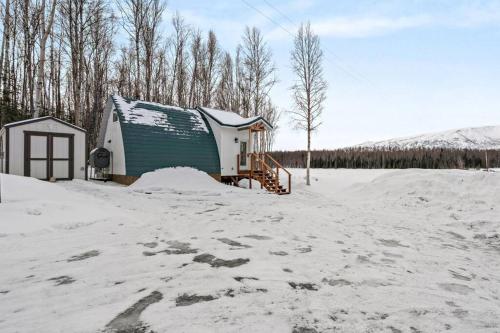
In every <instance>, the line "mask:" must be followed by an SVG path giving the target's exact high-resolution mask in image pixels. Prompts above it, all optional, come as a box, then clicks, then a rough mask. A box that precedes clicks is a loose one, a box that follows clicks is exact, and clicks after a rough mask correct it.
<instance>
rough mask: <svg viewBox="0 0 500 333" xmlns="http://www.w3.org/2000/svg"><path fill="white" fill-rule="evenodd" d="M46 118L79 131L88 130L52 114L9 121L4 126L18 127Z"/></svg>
mask: <svg viewBox="0 0 500 333" xmlns="http://www.w3.org/2000/svg"><path fill="white" fill-rule="evenodd" d="M46 120H54V121H56V122H58V123H61V124H63V125H66V126H68V127H72V128H74V129H76V130H79V131H82V132H87V131H86V130H85V129H83V128H81V127H78V126H76V125H73V124H71V123H68V122H67V121H64V120H61V119H59V118H56V117H52V116H45V117H39V118H31V119H25V120H20V121H15V122H12V123H8V124H5V125H4V127H7V128H9V127H16V126H21V125H26V124H31V123H37V122H40V121H46Z"/></svg>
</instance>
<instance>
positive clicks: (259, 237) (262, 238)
mask: <svg viewBox="0 0 500 333" xmlns="http://www.w3.org/2000/svg"><path fill="white" fill-rule="evenodd" d="M243 237H246V238H252V239H256V240H270V239H272V238H271V237H269V236H261V235H245V236H243Z"/></svg>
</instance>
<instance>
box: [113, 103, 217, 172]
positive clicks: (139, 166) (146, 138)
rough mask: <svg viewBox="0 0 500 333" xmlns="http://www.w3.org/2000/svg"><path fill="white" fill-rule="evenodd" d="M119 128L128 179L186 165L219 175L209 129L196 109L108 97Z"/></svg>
mask: <svg viewBox="0 0 500 333" xmlns="http://www.w3.org/2000/svg"><path fill="white" fill-rule="evenodd" d="M112 99H113V102H114V105H115V109H116V110H117V114H118V119H119V121H120V125H121V131H122V137H123V146H124V150H125V167H126V173H127V175H128V176H140V175H142V174H143V173H145V172H148V171H153V170H156V169H160V168H167V167H178V166H186V167H193V168H196V169H198V170H201V171H205V172H206V173H209V174H219V173H220V160H219V152H218V150H217V143H216V141H215V138H214V135H213V132H212V129H211V128H210V126H209V124H208V123H207V120H206V119H205V116H204V115H203V114H201V113H200V112H198V111H197V110H190V109H182V108H178V107H175V106H167V105H160V104H156V103H148V102H142V101H136V100H131V99H125V98H122V97H120V96H112Z"/></svg>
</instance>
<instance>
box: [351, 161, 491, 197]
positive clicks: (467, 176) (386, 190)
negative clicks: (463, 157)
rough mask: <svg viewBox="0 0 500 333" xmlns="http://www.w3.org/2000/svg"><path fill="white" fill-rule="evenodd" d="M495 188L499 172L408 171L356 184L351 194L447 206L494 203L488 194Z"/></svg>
mask: <svg viewBox="0 0 500 333" xmlns="http://www.w3.org/2000/svg"><path fill="white" fill-rule="evenodd" d="M498 188H500V174H499V173H498V172H486V171H483V172H480V171H479V172H478V171H468V170H421V169H408V170H397V171H392V172H389V173H386V174H383V175H380V176H378V177H376V178H375V179H373V180H372V181H370V182H368V183H363V184H355V185H353V186H352V187H351V189H350V194H351V195H355V196H359V197H360V198H366V199H369V200H373V201H380V200H404V199H405V198H418V199H419V200H421V201H422V202H424V203H425V202H428V201H431V202H436V200H439V201H440V202H450V201H472V200H474V199H483V200H488V199H493V198H491V193H494V192H495V189H498ZM489 197H490V198H489Z"/></svg>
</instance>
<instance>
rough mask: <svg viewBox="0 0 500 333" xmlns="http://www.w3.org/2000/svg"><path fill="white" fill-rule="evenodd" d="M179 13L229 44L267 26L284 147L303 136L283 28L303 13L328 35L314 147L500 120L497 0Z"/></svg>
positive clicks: (219, 4) (183, 8)
mask: <svg viewBox="0 0 500 333" xmlns="http://www.w3.org/2000/svg"><path fill="white" fill-rule="evenodd" d="M248 4H250V6H249V5H248ZM251 7H254V8H255V9H254V8H251ZM273 7H274V8H273ZM175 11H179V12H180V13H181V14H182V15H183V16H184V17H185V19H186V21H187V23H189V24H191V25H192V26H194V27H198V28H200V29H201V30H203V31H205V32H206V31H208V30H209V29H213V30H214V31H215V32H216V33H217V36H218V37H219V41H220V44H221V45H222V47H223V48H224V49H226V50H231V51H234V49H235V48H236V45H237V44H238V43H239V42H240V40H241V35H242V33H243V30H244V28H245V26H247V25H248V26H256V27H258V28H259V29H261V31H262V32H263V34H264V37H265V39H266V41H267V42H268V44H269V45H270V47H271V49H272V52H273V56H274V60H275V63H276V66H277V69H278V72H277V75H278V78H279V80H280V81H279V83H278V84H277V85H276V86H275V88H274V89H273V91H272V98H273V100H274V102H275V103H276V104H277V105H278V107H279V108H280V109H281V110H282V111H283V114H282V117H281V120H280V124H279V125H280V128H279V131H278V135H277V139H276V145H275V148H277V149H302V148H304V147H305V143H306V135H305V133H304V132H300V131H297V130H294V129H293V128H292V127H293V125H292V124H291V123H290V120H289V117H288V115H287V114H286V110H287V109H290V108H291V106H292V105H291V104H290V91H289V87H290V85H291V82H292V80H293V74H292V72H291V70H290V60H289V59H290V50H291V48H292V37H291V36H290V35H289V34H288V33H287V32H286V31H285V30H288V31H290V32H292V33H293V32H294V31H295V30H296V28H297V25H298V24H299V23H300V22H302V21H304V22H305V21H310V22H311V24H312V26H313V30H315V32H316V33H318V34H319V35H320V37H321V42H322V45H323V47H324V48H325V58H326V59H325V62H324V67H325V77H326V79H327V81H328V82H329V89H328V100H327V102H326V104H325V110H324V113H323V118H322V121H323V124H322V126H321V127H320V128H319V130H318V131H317V133H315V134H314V136H313V148H315V149H323V148H335V147H342V146H347V145H352V144H356V143H361V142H364V141H368V140H381V139H386V138H392V137H397V136H406V135H411V134H419V133H426V132H433V131H439V130H446V129H452V128H460V127H468V126H482V125H500V0H498V1H496V0H490V1H479V0H477V1H474V0H470V1H462V0H441V1H439V0H434V1H427V0H419V1H417V0H387V1H374V0H356V1H353V0H335V1H327V0H291V1H281V0H280V1H277V0H254V1H251V0H232V1H229V0H226V1H223V0H211V1H203V0H198V1H196V0H170V1H169V2H168V12H167V13H166V18H168V19H169V17H170V16H171V15H172V14H173V12H175ZM282 14H284V15H282ZM166 29H170V27H169V26H168V25H166Z"/></svg>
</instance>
